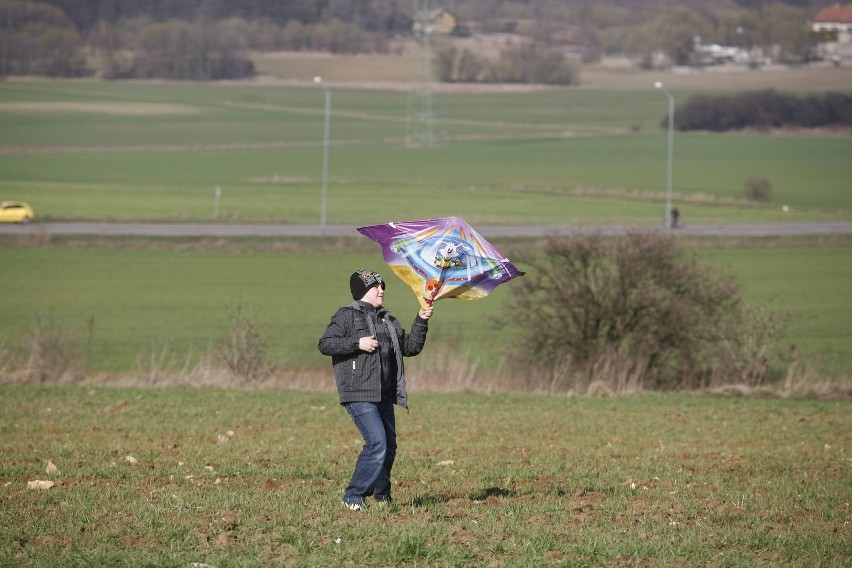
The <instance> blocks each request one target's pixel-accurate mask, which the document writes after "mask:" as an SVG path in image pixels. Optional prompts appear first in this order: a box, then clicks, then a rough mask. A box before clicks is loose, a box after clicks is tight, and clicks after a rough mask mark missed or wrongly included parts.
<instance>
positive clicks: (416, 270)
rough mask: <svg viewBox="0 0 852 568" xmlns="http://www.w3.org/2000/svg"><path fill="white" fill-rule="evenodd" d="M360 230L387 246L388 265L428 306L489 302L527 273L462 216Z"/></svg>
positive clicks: (383, 248)
mask: <svg viewBox="0 0 852 568" xmlns="http://www.w3.org/2000/svg"><path fill="white" fill-rule="evenodd" d="M358 232H359V233H361V234H362V235H364V236H366V237H369V238H371V239H373V240H374V241H376V242H377V243H379V244H380V245H382V253H383V254H384V257H385V262H387V263H388V264H389V265H390V267H391V269H392V270H393V271H394V272H395V273H396V275H397V276H399V277H400V278H401V279H402V280H403V282H405V283H406V284H408V285H409V286H410V287H411V289H412V290H414V293H415V294H416V295H417V299H418V300H419V301H420V305H421V306H423V307H426V306H427V305H430V304H432V302H434V301H435V300H440V299H442V298H458V299H459V300H476V299H478V298H484V297H485V296H487V295H488V294H490V293H491V291H492V290H494V288H496V287H497V286H499V285H500V284H502V283H503V282H508V281H509V280H511V279H512V278H514V277H516V276H522V275H523V274H524V273H523V272H520V271H519V270H518V269H517V268H515V266H514V265H513V264H512V263H511V262H509V259H508V258H506V257H505V256H503V254H502V253H500V251H498V250H497V249H496V248H494V247H493V246H492V245H491V243H489V242H488V241H486V240H485V239H484V238H482V236H481V235H480V234H479V233H477V232H476V231H475V230H473V229H472V228H471V226H470V225H468V224H467V223H466V222H465V220H464V219H462V218H461V217H442V218H440V219H424V220H421V221H404V222H398V223H397V222H392V223H384V224H382V225H371V226H369V227H360V228H359V229H358Z"/></svg>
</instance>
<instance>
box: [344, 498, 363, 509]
mask: <svg viewBox="0 0 852 568" xmlns="http://www.w3.org/2000/svg"><path fill="white" fill-rule="evenodd" d="M342 503H343V506H344V507H346V508H347V509H349V510H350V511H360V510H361V509H363V508H364V504H363V503H348V502H347V501H346V499H344V500H343V501H342Z"/></svg>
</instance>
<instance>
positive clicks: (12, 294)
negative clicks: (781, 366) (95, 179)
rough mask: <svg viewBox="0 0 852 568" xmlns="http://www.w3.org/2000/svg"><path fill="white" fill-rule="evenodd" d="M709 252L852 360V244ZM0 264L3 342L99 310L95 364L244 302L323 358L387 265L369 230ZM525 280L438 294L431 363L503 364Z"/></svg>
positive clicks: (847, 365) (807, 344)
mask: <svg viewBox="0 0 852 568" xmlns="http://www.w3.org/2000/svg"><path fill="white" fill-rule="evenodd" d="M3 243H6V246H3ZM16 243H17V244H16ZM495 244H496V245H497V246H498V247H500V248H502V249H504V252H505V251H508V250H512V253H511V254H510V257H511V258H512V259H513V260H514V261H516V262H517V264H518V265H519V267H520V268H521V269H523V263H522V259H523V254H524V251H525V250H526V249H528V248H529V247H531V246H533V243H532V242H525V241H521V242H513V241H501V240H497V241H495ZM720 246H724V244H720ZM698 254H699V255H700V257H701V258H702V259H704V260H706V261H707V262H711V263H714V264H717V265H719V266H720V267H722V268H724V269H727V270H730V271H731V272H732V273H733V275H734V276H735V277H736V278H737V280H738V281H739V282H740V283H741V284H742V286H743V289H744V293H745V297H746V299H747V300H748V301H749V303H750V304H751V305H754V306H759V307H762V308H765V309H766V310H768V311H771V312H783V313H789V314H790V315H791V316H793V317H792V319H791V321H790V322H789V324H788V326H787V330H788V337H787V338H786V339H785V341H786V342H790V343H793V344H795V345H797V346H798V347H799V348H800V349H801V350H802V351H803V352H804V353H805V354H807V355H809V356H811V355H816V354H823V355H824V357H825V362H826V367H827V368H830V369H832V370H837V371H839V372H847V373H848V371H849V369H852V348H850V346H852V324H850V322H852V313H850V309H852V303H850V296H849V292H848V290H849V289H850V287H852V269H850V267H852V248H850V247H849V246H846V245H842V244H840V245H837V244H835V245H830V246H825V247H820V246H819V243H813V242H811V241H808V240H805V241H797V240H796V239H792V240H790V241H788V242H786V244H785V243H783V242H782V243H780V244H779V243H775V244H773V243H768V244H767V245H766V246H764V245H763V244H761V242H760V241H756V242H755V243H754V244H753V245H752V246H751V247H744V248H718V249H704V248H701V249H699V250H698ZM0 264H2V265H3V266H9V267H15V269H14V270H10V271H4V275H3V278H2V279H0V313H2V314H3V318H2V319H0V346H2V345H4V344H5V345H6V346H11V345H13V344H15V343H16V342H19V341H20V340H21V338H22V337H24V336H25V334H26V333H27V332H28V331H29V330H30V329H31V328H32V326H33V317H34V314H36V313H41V314H43V315H50V314H52V315H53V316H54V317H55V318H56V319H57V320H58V321H59V322H60V323H61V324H62V325H64V326H66V327H68V328H70V329H73V330H75V332H76V333H77V335H78V336H80V337H88V336H87V334H88V322H89V321H90V320H91V319H93V321H94V328H93V329H94V334H93V336H92V340H91V343H89V342H88V339H86V341H85V342H84V343H86V345H87V348H89V349H91V366H92V370H96V371H97V370H104V371H126V370H134V369H136V370H138V369H139V368H145V365H146V364H147V361H148V360H149V359H150V357H151V355H152V354H160V353H162V352H163V351H165V352H167V353H169V354H170V357H171V359H172V360H173V361H174V362H175V363H176V364H182V363H183V362H185V361H186V360H187V357H189V359H190V360H194V359H195V358H197V357H198V356H199V355H200V354H201V353H203V352H204V351H206V350H207V349H208V348H209V347H210V345H211V344H212V343H213V342H215V341H216V340H218V339H220V338H222V337H224V336H225V335H226V333H227V327H228V318H227V310H226V306H227V304H228V303H233V302H238V303H240V304H241V305H242V306H243V307H244V308H246V309H247V310H248V312H249V314H250V315H252V316H253V319H255V320H256V321H257V323H258V324H259V325H260V326H261V327H262V328H263V329H265V330H266V331H267V333H268V336H269V340H270V346H271V348H272V352H273V355H274V357H275V358H276V359H278V360H280V361H283V362H285V363H286V364H287V365H288V366H290V367H298V368H301V367H307V368H317V367H319V368H325V367H326V366H327V364H328V361H327V359H326V358H324V357H322V356H321V355H320V354H319V352H318V351H317V349H316V341H317V339H318V338H319V336H320V335H321V334H322V330H323V329H324V328H325V325H326V324H327V323H328V319H329V318H330V316H331V314H332V313H333V312H334V310H335V309H336V308H337V307H339V306H341V305H345V304H347V303H348V302H349V301H351V298H350V297H349V293H348V289H347V287H346V282H347V280H348V277H349V275H350V274H351V273H352V272H353V271H354V270H356V269H358V268H361V267H374V268H377V269H378V270H380V271H388V272H389V269H387V267H385V265H384V261H383V260H382V258H381V253H380V251H379V248H378V247H377V246H374V245H373V243H371V242H369V241H367V240H366V239H363V242H362V240H359V239H356V240H355V241H354V242H353V241H349V242H347V241H341V242H340V243H338V244H337V245H333V244H331V245H327V246H322V245H321V244H320V243H318V242H313V241H301V240H298V239H295V240H286V239H282V240H274V239H269V240H265V239H257V240H244V241H215V240H214V241H205V240H191V239H187V240H181V239H176V240H145V239H141V240H137V239H125V240H121V239H118V240H100V239H97V238H93V239H68V240H67V241H63V240H61V239H60V240H57V241H56V243H55V244H53V245H47V246H29V245H27V246H21V243H20V242H18V241H15V240H14V239H12V238H7V239H6V240H4V241H0ZM388 280H389V287H388V297H387V305H388V306H389V307H390V308H391V309H392V310H393V311H394V313H396V314H397V316H398V317H399V318H400V319H401V320H402V321H403V322H404V323H405V325H406V326H408V325H410V320H411V319H413V317H414V313H415V312H416V310H417V309H418V304H417V302H416V300H415V298H414V295H413V294H412V293H411V291H410V290H409V289H408V288H407V287H406V286H405V285H404V284H403V283H402V282H401V281H400V280H399V279H397V278H395V277H391V278H389V279H388ZM522 288H523V279H521V280H517V281H513V282H511V283H509V284H507V285H505V286H502V287H500V288H498V289H497V290H496V291H495V292H494V294H492V295H491V296H490V297H488V298H487V299H485V300H482V301H476V302H462V301H446V302H439V303H438V304H437V306H436V313H435V317H434V319H433V321H432V325H431V329H430V336H429V342H430V347H431V349H427V350H426V351H425V352H424V354H423V355H422V356H421V357H420V358H419V359H423V360H424V361H425V362H434V361H435V360H436V359H439V358H443V357H445V356H446V353H447V351H448V350H449V351H450V352H453V353H461V354H463V355H465V354H469V355H470V357H471V358H472V359H474V360H478V366H479V368H480V369H486V370H487V369H491V370H493V369H497V368H499V367H500V365H501V363H502V362H503V353H504V351H505V342H506V341H507V339H508V338H509V337H510V336H511V333H512V330H511V329H505V330H501V331H498V330H496V329H494V328H493V327H492V325H491V316H492V315H496V314H497V313H500V312H501V310H502V309H503V302H504V300H505V299H506V298H507V297H508V295H509V294H511V293H512V292H513V291H514V290H516V289H520V290H522ZM829 363H830V364H829Z"/></svg>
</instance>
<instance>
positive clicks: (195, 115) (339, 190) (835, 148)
mask: <svg viewBox="0 0 852 568" xmlns="http://www.w3.org/2000/svg"><path fill="white" fill-rule="evenodd" d="M691 92H694V91H688V90H684V91H683V92H678V93H676V95H677V96H678V97H679V98H683V99H684V100H685V99H686V98H687V97H688V96H689V94H690V93H691ZM332 97H333V98H332V100H333V103H332V123H331V124H332V128H331V137H330V142H331V148H330V160H329V188H328V221H329V222H330V223H341V224H352V225H363V224H370V223H373V222H381V221H386V220H388V219H402V218H408V217H427V216H437V215H446V214H461V215H463V216H465V217H466V218H468V220H469V221H471V222H474V223H482V222H489V223H501V224H512V223H572V224H603V223H635V224H657V223H660V222H661V221H660V218H661V217H662V215H661V213H660V210H661V207H662V206H663V203H664V194H665V183H666V178H665V174H666V133H665V131H664V130H662V129H661V128H660V127H659V123H660V120H661V119H662V118H663V115H664V114H665V110H666V107H665V99H664V98H663V97H662V96H661V95H660V94H659V93H658V92H656V91H654V90H649V91H648V92H636V91H618V90H609V91H595V90H588V89H580V90H570V89H569V90H545V91H536V92H526V93H516V92H509V93H493V92H492V93H447V94H444V95H441V97H440V101H441V102H440V109H441V110H440V112H439V115H440V118H439V121H438V123H437V126H438V130H439V131H440V132H443V133H445V134H446V138H445V141H444V142H443V143H441V144H439V145H437V146H436V147H433V148H420V149H412V148H407V147H405V145H404V143H403V139H404V136H405V132H406V100H407V96H406V94H405V93H404V92H397V91H363V90H357V89H346V88H340V89H334V92H333V95H332ZM322 123H323V97H322V91H321V90H320V89H318V88H316V87H314V88H306V87H298V86H292V85H277V86H263V85H245V84H239V83H237V84H213V85H206V84H169V83H121V82H118V83H107V84H104V83H95V82H38V81H31V82H6V83H3V84H0V196H2V197H3V198H9V199H12V198H19V199H25V200H27V201H30V202H31V203H32V204H33V205H34V206H35V208H36V213H37V214H38V215H39V216H40V218H42V219H54V220H58V219H72V220H73V219H97V220H128V219H130V220H146V221H155V220H172V221H173V220H184V221H197V222H204V221H208V220H210V219H211V217H212V214H213V200H214V198H213V195H214V189H215V187H217V186H219V187H221V188H222V189H223V196H222V199H221V203H220V210H219V211H220V220H231V221H241V222H276V223H316V222H317V221H318V220H319V217H320V211H319V210H320V199H319V193H320V189H321V171H322V152H323V148H322V146H323V144H322V142H323V140H322ZM850 151H852V139H850V137H848V136H822V135H820V136H817V135H813V133H799V134H786V135H782V136H773V135H769V134H758V133H751V134H738V135H720V134H712V135H711V134H695V133H689V134H684V133H678V134H677V136H676V142H675V165H674V184H673V185H674V188H673V189H674V197H675V202H676V204H678V206H679V208H680V209H681V212H682V214H683V218H684V221H685V222H735V221H736V222H739V221H767V222H771V221H780V220H786V221H792V220H824V219H849V218H850V217H852V196H850V195H852V194H850V192H848V191H846V188H847V187H848V172H849V168H848V156H849V154H850ZM752 175H758V176H763V177H766V178H768V179H769V180H770V182H771V183H772V186H773V201H772V202H770V203H768V204H764V205H754V204H751V203H747V202H745V201H744V200H743V199H742V186H743V184H744V182H745V181H746V179H747V178H748V177H749V176H752ZM781 205H788V206H789V207H791V208H792V210H791V211H790V212H788V213H783V212H782V211H781Z"/></svg>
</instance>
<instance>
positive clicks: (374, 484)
mask: <svg viewBox="0 0 852 568" xmlns="http://www.w3.org/2000/svg"><path fill="white" fill-rule="evenodd" d="M346 411H347V412H349V416H351V417H352V421H353V422H355V426H357V427H358V431H359V432H361V436H363V438H364V447H363V448H362V449H361V454H360V455H359V456H358V461H357V462H355V471H354V472H353V473H352V479H351V480H350V481H349V486H348V487H347V488H346V491H345V492H344V494H343V500H344V501H346V502H347V503H362V502H363V501H364V497H367V496H369V495H372V496H373V497H374V498H375V499H376V500H377V501H383V500H390V498H391V482H390V472H391V468H393V462H394V459H395V458H396V418H395V416H394V411H393V402H392V401H390V400H383V401H382V402H350V403H348V404H346Z"/></svg>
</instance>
